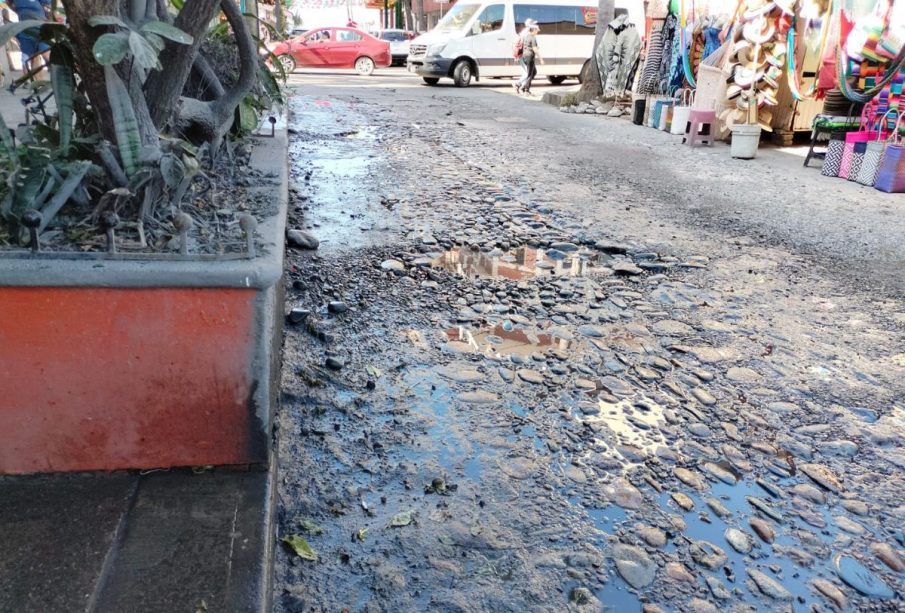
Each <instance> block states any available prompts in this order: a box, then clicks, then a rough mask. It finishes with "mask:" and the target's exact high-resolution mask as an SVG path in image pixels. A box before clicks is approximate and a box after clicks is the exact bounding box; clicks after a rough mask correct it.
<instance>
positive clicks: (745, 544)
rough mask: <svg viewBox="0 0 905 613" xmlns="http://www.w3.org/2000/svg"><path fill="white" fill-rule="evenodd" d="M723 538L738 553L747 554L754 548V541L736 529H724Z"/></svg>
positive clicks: (745, 533) (748, 535)
mask: <svg viewBox="0 0 905 613" xmlns="http://www.w3.org/2000/svg"><path fill="white" fill-rule="evenodd" d="M723 536H725V537H726V540H727V541H728V542H729V544H730V545H732V548H733V549H735V550H736V551H737V552H739V553H748V552H750V551H751V549H752V548H753V547H754V539H752V538H751V535H750V534H748V533H747V532H743V531H742V530H739V529H738V528H726V531H725V532H724V533H723Z"/></svg>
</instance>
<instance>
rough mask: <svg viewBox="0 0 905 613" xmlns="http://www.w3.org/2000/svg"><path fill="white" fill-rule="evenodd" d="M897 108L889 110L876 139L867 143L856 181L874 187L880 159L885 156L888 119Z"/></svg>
mask: <svg viewBox="0 0 905 613" xmlns="http://www.w3.org/2000/svg"><path fill="white" fill-rule="evenodd" d="M895 116H896V111H895V110H892V109H890V110H888V111H886V113H884V115H883V117H882V118H881V119H880V132H879V134H878V135H877V138H876V140H872V141H871V142H869V143H866V144H865V150H864V159H863V160H862V161H861V169H860V170H859V171H858V174H857V176H856V177H855V181H857V182H858V183H860V184H861V185H866V186H868V187H873V186H874V184H875V183H876V181H877V173H878V172H879V171H880V160H881V159H882V158H883V150H884V149H886V138H887V136H888V134H887V130H886V127H887V120H888V118H890V117H895Z"/></svg>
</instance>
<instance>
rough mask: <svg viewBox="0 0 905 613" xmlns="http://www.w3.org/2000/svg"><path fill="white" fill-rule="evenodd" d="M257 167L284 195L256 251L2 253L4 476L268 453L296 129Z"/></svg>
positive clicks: (261, 460) (221, 461)
mask: <svg viewBox="0 0 905 613" xmlns="http://www.w3.org/2000/svg"><path fill="white" fill-rule="evenodd" d="M252 164H253V165H254V166H255V167H257V168H259V169H261V170H264V171H265V172H268V171H269V172H270V173H276V176H278V177H279V181H278V183H277V184H276V185H269V186H267V187H265V188H261V189H265V190H267V191H268V192H274V191H276V190H279V193H278V194H277V193H272V194H271V196H272V199H274V200H275V199H277V198H278V199H279V202H280V206H279V213H278V214H277V215H276V216H275V217H273V218H270V219H268V220H261V223H260V225H259V227H258V235H259V237H260V238H261V239H262V240H263V242H264V243H265V253H263V254H259V255H258V257H256V258H254V259H247V258H246V259H232V260H212V261H202V260H201V259H200V258H192V257H191V256H188V257H187V258H185V259H160V260H147V259H143V260H136V259H124V258H122V257H117V256H115V255H111V256H106V255H103V256H100V257H93V256H92V257H79V258H72V257H66V256H65V255H64V256H59V255H56V254H54V255H45V256H42V255H40V254H38V255H37V256H29V255H19V256H7V257H2V256H0V390H2V393H0V432H2V433H3V435H2V438H0V473H5V474H11V473H32V472H55V471H82V470H113V469H126V468H158V467H172V466H199V465H227V464H266V463H267V462H268V460H269V455H270V447H271V439H272V436H271V430H272V423H273V410H274V405H275V401H276V398H278V396H277V390H278V384H277V378H278V377H279V368H278V364H277V362H278V359H279V351H280V338H281V334H282V321H283V317H282V304H283V300H282V284H281V283H280V278H281V276H282V266H283V236H284V234H285V225H284V224H285V217H286V202H287V171H286V135H285V132H282V133H279V132H278V133H277V136H276V138H274V139H272V140H271V139H262V140H261V143H260V144H259V145H258V146H257V147H256V148H255V153H254V157H253V160H252Z"/></svg>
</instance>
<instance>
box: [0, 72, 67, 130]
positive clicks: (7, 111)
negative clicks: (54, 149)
mask: <svg viewBox="0 0 905 613" xmlns="http://www.w3.org/2000/svg"><path fill="white" fill-rule="evenodd" d="M9 76H10V78H9V79H8V81H9V82H12V81H14V80H15V79H18V78H19V77H20V76H22V73H20V72H13V73H12V74H11V75H9ZM31 93H32V89H31V87H29V86H27V85H26V86H23V87H20V88H18V89H17V90H16V91H15V93H10V91H9V85H8V84H7V85H5V86H4V87H3V88H0V115H2V116H3V121H4V122H6V125H7V127H9V128H11V129H15V128H16V126H18V125H20V124H22V123H24V122H25V104H23V102H22V101H23V100H24V99H25V98H27V97H28V96H29V95H30V94H31ZM46 95H47V94H45V96H46ZM54 108H55V107H54V103H53V97H51V98H50V100H48V101H47V109H48V111H50V110H52V109H54Z"/></svg>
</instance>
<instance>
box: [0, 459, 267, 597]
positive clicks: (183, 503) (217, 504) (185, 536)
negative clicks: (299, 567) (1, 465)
mask: <svg viewBox="0 0 905 613" xmlns="http://www.w3.org/2000/svg"><path fill="white" fill-rule="evenodd" d="M274 474H275V471H268V472H264V471H249V472H240V471H230V470H224V469H216V470H213V471H209V472H203V473H201V474H195V473H193V472H192V471H189V470H172V471H158V472H154V473H151V474H140V473H137V472H117V473H108V474H102V473H92V474H60V475H35V476H26V477H0V551H2V552H3V555H2V556H0V611H18V612H21V613H27V612H35V613H38V612H45V611H89V612H92V611H119V612H127V611H135V612H148V611H160V612H169V611H260V612H264V611H269V610H270V601H271V588H270V586H271V577H270V574H271V567H272V550H273V533H274V532H273V517H272V510H273V505H272V504H269V503H265V501H271V500H272V496H273V492H274V484H273V483H272V476H273V475H274Z"/></svg>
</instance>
